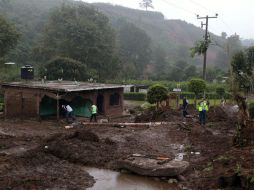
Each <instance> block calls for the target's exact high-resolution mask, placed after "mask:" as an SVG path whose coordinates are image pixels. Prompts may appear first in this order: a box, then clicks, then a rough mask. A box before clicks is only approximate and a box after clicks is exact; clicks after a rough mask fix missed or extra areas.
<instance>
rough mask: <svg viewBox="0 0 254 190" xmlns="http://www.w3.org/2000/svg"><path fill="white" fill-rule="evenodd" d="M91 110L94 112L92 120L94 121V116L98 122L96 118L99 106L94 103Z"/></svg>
mask: <svg viewBox="0 0 254 190" xmlns="http://www.w3.org/2000/svg"><path fill="white" fill-rule="evenodd" d="M91 112H92V115H91V117H90V122H92V120H93V118H94V121H95V122H97V118H96V115H97V106H96V105H95V104H93V105H92V106H91Z"/></svg>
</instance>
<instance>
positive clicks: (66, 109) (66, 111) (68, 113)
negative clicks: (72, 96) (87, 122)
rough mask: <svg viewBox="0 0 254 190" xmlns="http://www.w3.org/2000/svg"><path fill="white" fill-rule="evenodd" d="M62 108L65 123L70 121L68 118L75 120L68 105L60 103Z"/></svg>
mask: <svg viewBox="0 0 254 190" xmlns="http://www.w3.org/2000/svg"><path fill="white" fill-rule="evenodd" d="M62 108H63V110H64V111H65V117H66V121H67V123H69V122H71V121H70V120H69V118H71V120H72V121H74V120H75V117H74V116H73V109H72V107H71V106H70V105H62Z"/></svg>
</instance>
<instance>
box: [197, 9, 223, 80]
mask: <svg viewBox="0 0 254 190" xmlns="http://www.w3.org/2000/svg"><path fill="white" fill-rule="evenodd" d="M209 18H218V14H215V16H208V15H207V16H205V17H200V16H199V15H197V19H205V20H206V23H205V24H204V23H203V22H201V28H203V26H205V46H206V47H207V48H208V19H209ZM207 48H206V50H205V52H204V63H203V80H206V52H207Z"/></svg>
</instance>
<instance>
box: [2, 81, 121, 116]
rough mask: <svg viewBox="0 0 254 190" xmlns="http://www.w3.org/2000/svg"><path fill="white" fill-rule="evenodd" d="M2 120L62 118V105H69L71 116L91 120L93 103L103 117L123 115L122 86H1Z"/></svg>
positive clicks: (71, 83)
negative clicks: (3, 117) (2, 100)
mask: <svg viewBox="0 0 254 190" xmlns="http://www.w3.org/2000/svg"><path fill="white" fill-rule="evenodd" d="M1 88H2V89H3V90H4V105H5V106H4V115H5V118H16V117H19V118H31V117H36V118H38V119H41V118H43V117H47V116H56V118H57V119H59V117H60V115H61V105H63V104H69V105H71V106H72V107H73V109H74V114H75V115H76V116H81V117H90V115H91V113H90V107H91V105H92V104H93V103H95V104H96V105H97V107H98V113H99V114H102V115H106V116H112V115H121V114H122V112H123V86H121V85H113V84H100V83H88V82H76V81H47V82H40V81H22V82H10V83H2V84H1Z"/></svg>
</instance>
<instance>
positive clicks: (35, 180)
mask: <svg viewBox="0 0 254 190" xmlns="http://www.w3.org/2000/svg"><path fill="white" fill-rule="evenodd" d="M226 110H228V108H224V109H222V108H211V109H210V111H209V113H208V121H209V122H208V123H207V125H206V127H205V128H202V127H200V126H199V124H198V118H197V113H196V112H195V111H194V110H190V111H189V112H190V114H191V115H192V117H191V118H187V119H183V118H182V114H181V111H180V110H171V109H168V108H167V109H165V108H164V109H160V110H157V111H154V110H153V111H151V110H148V111H146V112H144V113H143V114H139V115H138V116H137V117H136V118H133V120H135V121H136V122H153V121H167V123H166V124H163V125H159V126H155V127H147V126H142V125H141V126H132V127H124V128H121V127H120V128H119V126H117V125H112V126H108V125H107V126H106V125H103V124H102V125H98V126H82V125H79V126H78V127H76V128H73V129H65V128H64V126H65V124H64V123H60V124H59V123H56V122H53V121H52V122H49V121H42V122H36V121H28V120H26V121H20V120H17V121H4V120H1V123H0V189H31V190H32V189H33V190H37V189H86V188H87V187H90V186H92V185H93V183H94V182H95V181H94V179H93V178H92V176H89V174H88V173H87V172H86V171H85V170H84V169H83V167H82V166H93V167H97V168H107V169H112V170H115V169H117V168H118V167H117V163H118V161H119V160H121V159H125V158H127V157H128V156H129V155H131V154H137V153H138V154H144V155H149V156H163V157H169V158H172V159H174V158H175V157H176V155H177V154H178V153H184V160H186V161H189V162H190V167H189V168H188V170H187V171H186V172H185V173H184V174H182V175H181V176H178V177H177V179H178V182H179V184H181V185H182V186H181V187H183V186H185V187H187V188H189V189H219V188H220V189H222V188H224V189H252V188H253V187H252V186H251V185H252V182H253V181H254V177H253V176H254V174H253V168H254V161H253V156H254V155H253V154H254V146H252V145H249V146H245V147H235V146H233V137H234V135H235V134H236V132H235V122H236V120H235V118H236V116H235V115H234V114H233V113H232V112H228V111H226ZM125 120H126V121H127V120H128V122H129V121H130V119H129V118H123V119H120V121H121V122H124V121H125ZM111 121H113V120H111ZM117 121H119V118H118V119H117Z"/></svg>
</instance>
